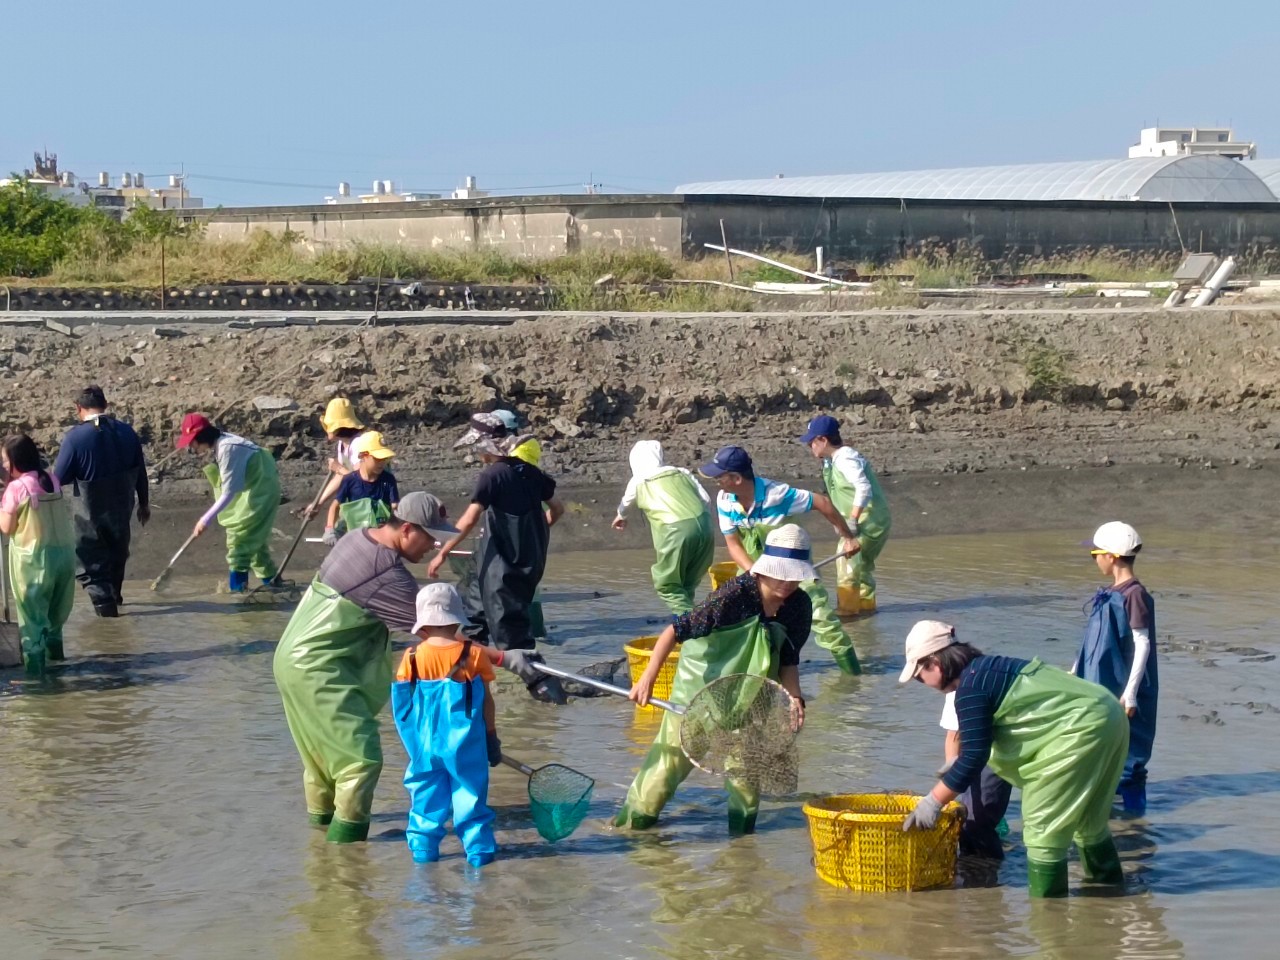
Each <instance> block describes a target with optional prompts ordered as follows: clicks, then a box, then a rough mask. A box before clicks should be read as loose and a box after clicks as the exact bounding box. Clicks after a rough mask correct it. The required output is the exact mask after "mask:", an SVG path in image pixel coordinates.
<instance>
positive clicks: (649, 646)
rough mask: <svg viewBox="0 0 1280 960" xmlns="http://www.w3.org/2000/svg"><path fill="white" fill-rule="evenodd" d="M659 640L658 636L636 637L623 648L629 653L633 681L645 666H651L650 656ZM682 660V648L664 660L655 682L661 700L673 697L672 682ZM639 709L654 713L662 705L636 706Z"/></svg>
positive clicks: (656, 693)
mask: <svg viewBox="0 0 1280 960" xmlns="http://www.w3.org/2000/svg"><path fill="white" fill-rule="evenodd" d="M657 642H658V638H657V637H636V638H635V639H634V640H632V641H631V642H630V643H628V644H627V645H626V646H625V647H623V648H622V649H623V650H624V651H625V652H626V654H627V666H628V667H629V668H630V669H631V682H632V683H635V682H636V681H637V680H639V679H640V674H642V673H644V671H645V668H646V667H648V666H649V658H650V657H651V656H653V645H654V644H655V643H657ZM679 662H680V648H679V647H677V648H676V649H674V650H672V651H671V655H670V656H668V657H667V659H666V660H665V661H663V664H662V669H661V670H659V671H658V679H657V680H655V681H654V683H653V695H654V696H655V697H657V698H658V699H659V700H670V699H671V684H672V683H673V682H674V681H675V678H676V666H677V665H678V664H679ZM636 709H637V710H644V711H646V712H648V713H653V712H656V711H658V710H660V709H661V708H660V707H653V706H646V707H636Z"/></svg>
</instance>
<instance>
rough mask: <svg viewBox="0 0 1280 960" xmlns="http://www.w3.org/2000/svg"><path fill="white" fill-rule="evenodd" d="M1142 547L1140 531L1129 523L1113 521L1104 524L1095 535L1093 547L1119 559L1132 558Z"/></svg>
mask: <svg viewBox="0 0 1280 960" xmlns="http://www.w3.org/2000/svg"><path fill="white" fill-rule="evenodd" d="M1140 546H1142V538H1141V537H1140V536H1138V531H1137V530H1135V529H1133V527H1131V526H1129V525H1128V524H1127V523H1121V522H1120V521H1119V520H1112V521H1111V522H1110V523H1104V524H1103V525H1102V526H1100V527H1099V528H1098V529H1097V530H1096V531H1095V532H1094V534H1093V547H1094V549H1095V550H1101V551H1102V552H1103V553H1110V554H1113V555H1114V556H1117V557H1132V556H1133V555H1134V554H1135V553H1137V552H1138V548H1139V547H1140Z"/></svg>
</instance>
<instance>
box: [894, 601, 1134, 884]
mask: <svg viewBox="0 0 1280 960" xmlns="http://www.w3.org/2000/svg"><path fill="white" fill-rule="evenodd" d="M906 654H907V665H906V666H905V667H904V668H903V670H902V674H901V676H900V677H899V678H898V679H899V682H901V683H907V682H909V681H910V680H913V679H914V680H919V681H920V682H921V683H923V684H925V685H926V686H928V687H932V688H933V689H934V690H937V691H938V692H940V693H950V692H952V691H954V692H955V695H956V698H955V706H956V717H957V719H958V720H959V724H960V756H959V757H957V758H956V761H955V762H954V763H953V764H952V765H951V766H950V767H949V768H948V769H947V771H946V772H945V773H944V774H943V775H942V779H941V780H940V781H938V783H937V784H936V785H935V786H934V788H933V789H932V790H931V791H930V792H929V793H927V794H925V795H924V796H923V797H922V798H921V799H920V801H919V802H918V803H917V804H916V807H915V809H914V810H913V811H912V812H911V814H910V815H909V816H908V817H907V820H906V823H904V824H903V827H902V828H903V829H904V830H910V829H913V828H916V827H922V828H925V829H930V828H932V827H933V826H934V825H935V824H936V823H937V820H938V814H939V812H940V811H941V810H942V808H943V807H944V806H946V805H947V804H948V803H950V802H951V801H952V800H954V799H955V798H956V797H957V796H959V795H960V794H961V793H963V792H964V791H965V790H967V789H968V788H969V787H971V786H973V785H974V784H975V783H976V782H977V781H978V778H979V776H980V775H981V773H982V768H983V766H984V765H987V764H989V765H990V767H991V769H992V770H993V771H994V772H995V773H996V775H997V776H999V777H1000V778H1001V779H1003V780H1007V781H1008V782H1009V783H1011V784H1013V785H1014V786H1015V787H1018V788H1020V789H1021V790H1022V838H1023V842H1024V843H1025V844H1026V846H1027V886H1028V889H1029V890H1030V893H1031V895H1032V896H1033V897H1065V896H1066V895H1067V850H1068V848H1069V847H1070V846H1071V844H1072V843H1073V842H1074V843H1075V845H1076V848H1077V849H1078V850H1079V851H1080V864H1081V866H1082V867H1083V868H1084V877H1085V879H1086V880H1088V881H1092V882H1095V883H1107V884H1116V885H1119V884H1123V883H1124V873H1123V871H1122V870H1121V868H1120V857H1119V854H1118V853H1117V852H1116V845H1115V842H1114V841H1113V840H1112V839H1111V828H1110V825H1109V820H1110V818H1111V801H1112V798H1113V797H1114V796H1115V792H1116V784H1117V783H1119V782H1120V775H1121V773H1122V772H1123V771H1124V763H1125V757H1126V755H1127V753H1128V750H1129V725H1128V721H1127V720H1126V719H1125V715H1124V709H1123V708H1122V707H1121V706H1120V701H1119V700H1118V699H1116V697H1115V696H1114V695H1113V694H1111V693H1110V692H1108V691H1107V690H1106V689H1105V688H1104V687H1101V686H1099V685H1098V684H1096V683H1090V682H1089V681H1087V680H1081V679H1080V678H1079V677H1073V676H1071V675H1070V674H1069V673H1066V672H1065V671H1063V670H1059V669H1057V668H1056V667H1050V666H1046V665H1045V664H1043V663H1041V662H1040V661H1039V660H1038V659H1037V660H1019V659H1016V658H1014V657H993V656H985V655H984V654H983V653H982V651H980V650H978V649H976V648H974V647H971V646H970V645H969V644H967V643H961V642H960V641H959V640H957V639H956V632H955V628H954V627H952V626H951V625H950V624H946V623H940V622H939V621H937V620H921V621H920V622H919V623H917V624H916V625H915V626H914V627H912V628H911V632H910V633H909V634H908V635H907V643H906Z"/></svg>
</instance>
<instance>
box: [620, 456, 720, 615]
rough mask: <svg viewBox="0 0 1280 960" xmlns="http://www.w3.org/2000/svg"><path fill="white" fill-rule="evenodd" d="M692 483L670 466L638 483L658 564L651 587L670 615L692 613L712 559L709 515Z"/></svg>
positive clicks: (640, 503)
mask: <svg viewBox="0 0 1280 960" xmlns="http://www.w3.org/2000/svg"><path fill="white" fill-rule="evenodd" d="M694 483H696V481H695V480H693V479H692V478H690V477H689V476H688V475H687V474H684V473H681V472H680V471H679V470H677V469H675V468H674V467H673V468H671V469H669V470H667V471H664V472H662V473H660V474H658V475H657V476H654V477H650V478H649V479H648V480H645V481H643V482H642V483H640V484H639V486H638V487H637V489H636V506H637V507H639V508H640V510H641V511H642V512H643V513H644V515H645V517H646V518H647V519H648V521H649V533H650V534H651V535H652V537H653V549H654V550H655V551H656V552H657V555H658V556H657V559H656V560H655V561H654V564H653V566H652V567H650V568H649V572H650V574H651V575H652V576H653V588H654V590H656V591H657V592H658V597H659V599H661V600H662V602H663V603H665V604H666V605H667V608H668V609H669V610H670V611H671V612H672V613H674V614H677V615H678V614H681V613H688V612H689V611H690V610H692V609H693V594H694V591H695V590H697V589H698V584H699V583H700V582H701V581H702V578H703V577H705V576H706V575H707V569H708V568H709V567H710V566H711V560H712V558H713V557H714V556H715V551H716V544H715V539H714V537H713V536H712V532H711V515H710V514H709V513H708V512H707V507H706V504H704V503H703V502H702V498H701V497H699V496H698V491H697V490H695V489H694V487H693V485H694Z"/></svg>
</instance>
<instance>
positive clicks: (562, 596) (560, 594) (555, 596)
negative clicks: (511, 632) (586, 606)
mask: <svg viewBox="0 0 1280 960" xmlns="http://www.w3.org/2000/svg"><path fill="white" fill-rule="evenodd" d="M620 596H622V594H620V593H619V592H618V591H617V590H553V591H551V592H549V593H544V594H543V595H542V602H543V603H577V602H579V601H581V600H607V599H608V598H610V597H620Z"/></svg>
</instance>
